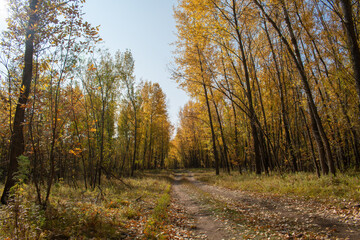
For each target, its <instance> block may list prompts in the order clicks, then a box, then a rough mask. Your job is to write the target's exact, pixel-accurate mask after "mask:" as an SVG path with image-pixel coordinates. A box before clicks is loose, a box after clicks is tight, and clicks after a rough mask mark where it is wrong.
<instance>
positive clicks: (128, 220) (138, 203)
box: [0, 173, 170, 239]
mask: <svg viewBox="0 0 360 240" xmlns="http://www.w3.org/2000/svg"><path fill="white" fill-rule="evenodd" d="M123 181H124V182H125V183H126V185H125V184H124V183H123V182H121V181H118V180H111V181H109V180H105V179H104V181H103V184H102V185H101V186H100V188H96V189H95V190H84V189H80V188H77V189H75V188H72V187H70V186H68V185H66V184H65V183H63V182H61V181H60V182H57V183H56V184H55V185H54V188H53V192H52V196H51V204H50V205H49V207H47V209H46V210H41V209H40V208H39V207H37V206H36V204H35V189H34V187H33V186H31V185H25V184H22V185H19V186H18V187H17V188H16V192H15V194H14V195H15V198H14V200H13V202H11V203H10V204H9V205H7V206H0V239H123V238H128V239H132V238H133V236H135V235H141V234H144V231H145V225H144V224H142V222H144V221H145V222H146V221H147V219H155V220H156V221H157V222H159V221H158V220H159V219H160V218H161V217H162V215H163V214H164V211H165V210H164V209H166V206H167V205H168V202H169V201H170V200H169V199H170V197H169V189H170V184H169V181H168V180H166V179H165V178H164V177H163V176H161V177H157V176H156V175H155V174H151V173H148V174H146V176H145V175H142V176H139V177H137V178H126V179H123ZM158 228H159V229H161V226H160V225H159V224H155V225H154V226H153V231H154V232H160V230H158Z"/></svg>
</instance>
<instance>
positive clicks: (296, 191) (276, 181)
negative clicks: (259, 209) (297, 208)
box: [191, 169, 360, 204]
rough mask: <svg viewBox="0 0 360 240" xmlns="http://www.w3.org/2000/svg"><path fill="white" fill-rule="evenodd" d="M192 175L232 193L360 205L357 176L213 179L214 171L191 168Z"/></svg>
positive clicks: (235, 175)
mask: <svg viewBox="0 0 360 240" xmlns="http://www.w3.org/2000/svg"><path fill="white" fill-rule="evenodd" d="M191 172H193V173H194V176H195V177H196V178H197V179H198V180H200V181H204V182H207V183H209V184H212V185H216V186H221V187H225V188H229V189H232V190H242V191H248V192H256V193H269V194H277V195H281V196H287V197H302V198H304V199H316V200H319V201H322V202H324V203H330V204H335V203H341V202H353V204H356V203H358V204H359V203H360V176H359V174H356V173H354V174H351V173H347V174H338V175H337V176H336V177H334V176H322V177H321V178H318V177H317V176H316V175H315V174H314V173H305V172H298V173H283V174H279V173H271V174H269V175H261V176H259V175H256V174H253V173H243V174H239V173H237V172H233V173H231V174H221V175H219V176H214V173H213V170H212V169H202V170H199V169H192V170H191Z"/></svg>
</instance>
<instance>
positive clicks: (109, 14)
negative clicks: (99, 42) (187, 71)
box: [0, 0, 189, 125]
mask: <svg viewBox="0 0 360 240" xmlns="http://www.w3.org/2000/svg"><path fill="white" fill-rule="evenodd" d="M5 1H6V0H0V29H3V28H4V26H5V22H4V17H5V16H6V9H5V7H4V6H5V4H4V3H5ZM176 2H177V1H176V0H87V1H86V3H85V5H84V9H83V10H84V12H85V16H84V19H85V20H86V21H88V22H89V23H91V24H92V25H93V26H98V25H100V37H101V38H102V39H103V40H104V47H105V48H108V49H109V51H110V52H112V53H115V52H116V51H117V50H120V51H125V50H126V49H130V50H131V52H132V54H133V57H134V59H135V75H136V78H137V79H138V80H140V79H142V80H149V81H151V82H158V83H159V84H160V86H161V88H162V89H163V91H164V92H165V94H166V96H167V99H168V107H169V116H170V119H171V121H172V123H173V124H174V125H176V123H177V119H178V112H179V110H180V108H181V107H182V106H183V105H184V104H185V103H186V102H187V101H188V99H189V97H188V96H187V95H186V93H185V92H184V91H182V90H181V89H179V88H178V86H177V83H176V82H175V81H174V80H171V78H170V75H171V74H170V71H169V66H170V64H171V62H172V60H173V53H172V52H173V50H174V46H171V43H173V42H175V41H176V28H175V21H174V19H173V6H175V5H176Z"/></svg>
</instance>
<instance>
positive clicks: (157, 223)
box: [144, 184, 171, 239]
mask: <svg viewBox="0 0 360 240" xmlns="http://www.w3.org/2000/svg"><path fill="white" fill-rule="evenodd" d="M170 188H171V185H170V184H169V185H168V186H167V187H166V190H165V192H164V193H163V194H162V195H161V196H160V197H159V199H158V200H157V204H156V206H155V208H154V211H153V213H152V215H151V217H150V218H149V219H148V221H147V222H146V225H145V230H144V234H145V236H146V238H147V239H167V234H166V232H167V229H166V228H167V222H168V206H169V205H170Z"/></svg>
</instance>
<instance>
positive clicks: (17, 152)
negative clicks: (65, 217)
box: [1, 0, 38, 204]
mask: <svg viewBox="0 0 360 240" xmlns="http://www.w3.org/2000/svg"><path fill="white" fill-rule="evenodd" d="M37 3H38V0H31V2H30V11H31V12H30V18H29V22H28V26H27V29H26V41H25V56H24V65H25V66H24V69H23V73H22V83H21V89H20V96H19V99H18V103H17V105H16V111H15V118H14V126H13V132H12V134H11V142H10V162H9V166H8V172H7V179H6V182H5V188H4V191H3V194H2V196H1V202H2V203H3V204H6V203H7V200H8V197H9V191H10V188H11V187H13V186H14V185H15V184H16V179H14V174H15V173H16V172H17V171H18V168H19V163H18V157H19V156H21V155H22V154H23V153H24V150H25V143H24V133H23V124H24V120H25V109H26V103H27V100H28V97H29V94H30V87H31V80H32V72H33V55H34V35H35V33H36V31H35V27H36V25H37V22H38V16H37V14H36V12H35V9H36V5H37Z"/></svg>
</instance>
